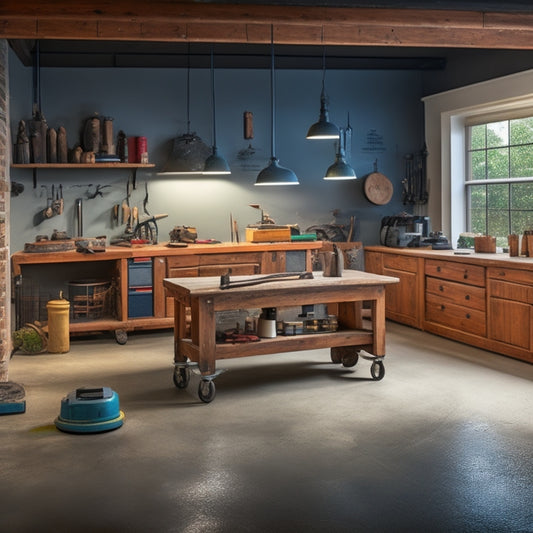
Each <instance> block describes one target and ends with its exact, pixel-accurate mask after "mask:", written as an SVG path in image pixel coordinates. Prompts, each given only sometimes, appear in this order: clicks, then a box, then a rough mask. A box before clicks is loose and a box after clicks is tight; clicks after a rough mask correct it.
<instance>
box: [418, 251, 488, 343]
mask: <svg viewBox="0 0 533 533" xmlns="http://www.w3.org/2000/svg"><path fill="white" fill-rule="evenodd" d="M424 273H425V287H426V290H425V296H426V298H425V303H426V313H425V320H424V324H425V329H427V330H428V331H432V330H433V328H434V325H437V327H438V326H444V327H445V328H450V329H451V330H453V331H457V332H461V333H466V334H472V335H481V336H484V335H485V334H486V331H487V321H486V313H485V308H486V306H485V300H486V291H485V268H484V267H481V266H474V265H463V264H456V263H451V262H449V261H445V260H442V261H441V260H433V259H426V261H425V268H424ZM436 332H437V333H438V332H439V330H437V331H436ZM451 334H452V335H453V333H452V332H451Z"/></svg>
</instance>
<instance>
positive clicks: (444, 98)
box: [422, 70, 533, 247]
mask: <svg viewBox="0 0 533 533" xmlns="http://www.w3.org/2000/svg"><path fill="white" fill-rule="evenodd" d="M532 87H533V70H528V71H524V72H519V73H517V74H513V75H511V76H504V77H502V78H496V79H494V80H489V81H486V82H482V83H477V84H474V85H468V86H466V87H461V88H460V89H454V90H452V91H446V92H444V93H439V94H436V95H432V96H428V97H425V98H423V99H422V100H423V102H424V108H425V129H426V144H427V147H428V153H429V155H428V161H427V169H428V178H429V190H430V198H429V203H428V212H427V214H428V215H429V216H430V217H431V223H432V227H433V230H440V231H443V233H444V234H445V235H446V236H447V237H448V238H449V239H450V242H451V244H452V245H453V246H454V247H455V245H456V243H457V239H458V237H459V234H460V233H461V232H463V231H465V228H466V222H467V221H466V191H465V176H466V139H465V135H466V131H465V125H466V123H467V122H469V121H471V120H473V119H474V117H475V118H482V117H483V116H489V117H490V116H493V114H494V116H500V115H503V114H505V113H507V114H509V115H512V114H514V113H516V112H517V111H518V110H519V111H518V112H522V110H524V109H527V108H532V109H533V92H531V88H532Z"/></svg>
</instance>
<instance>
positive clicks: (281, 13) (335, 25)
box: [0, 0, 533, 50]
mask: <svg viewBox="0 0 533 533" xmlns="http://www.w3.org/2000/svg"><path fill="white" fill-rule="evenodd" d="M271 27H272V28H273V34H274V42H275V43H278V44H303V45H343V46H400V47H404V46H415V47H420V46H424V47H450V48H489V49H490V48H500V49H516V50H518V49H524V50H527V49H533V14H531V13H514V12H513V13H495V12H483V11H458V10H437V9H399V8H398V9H390V8H350V7H339V8H337V7H318V6H315V7H303V6H285V5H282V6H279V5H276V6H273V5H258V4H253V5H246V4H219V3H197V2H169V1H164V0H163V1H161V0H155V1H150V2H148V1H146V0H142V1H141V0H114V1H113V2H109V1H97V0H78V1H76V2H72V1H71V0H56V1H54V2H42V0H27V1H24V2H21V1H20V0H2V2H1V4H0V38H6V39H76V40H128V41H160V42H221V43H253V44H262V43H268V42H270V32H271Z"/></svg>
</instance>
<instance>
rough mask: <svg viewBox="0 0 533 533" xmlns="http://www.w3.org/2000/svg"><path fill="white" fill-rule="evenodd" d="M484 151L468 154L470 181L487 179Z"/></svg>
mask: <svg viewBox="0 0 533 533" xmlns="http://www.w3.org/2000/svg"><path fill="white" fill-rule="evenodd" d="M485 153H486V152H485V151H484V150H483V151H481V152H470V154H469V156H470V179H471V180H484V179H487V176H486V170H487V166H486V164H485Z"/></svg>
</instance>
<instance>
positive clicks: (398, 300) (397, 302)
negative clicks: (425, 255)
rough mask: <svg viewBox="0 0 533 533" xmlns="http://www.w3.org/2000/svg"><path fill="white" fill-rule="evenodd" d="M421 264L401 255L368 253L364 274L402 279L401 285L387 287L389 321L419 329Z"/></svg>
mask: <svg viewBox="0 0 533 533" xmlns="http://www.w3.org/2000/svg"><path fill="white" fill-rule="evenodd" d="M419 264H420V260H419V259H418V258H417V257H407V256H403V255H399V254H394V253H390V254H379V253H375V252H365V270H366V271H367V272H372V273H373V274H382V275H384V276H392V277H395V278H399V280H400V283H397V284H395V285H387V286H386V289H385V291H386V298H385V309H386V313H387V318H389V319H391V320H395V321H397V322H401V323H402V324H407V325H408V326H413V327H420V319H421V316H422V315H421V306H420V297H421V291H420V276H419V272H420V265H419Z"/></svg>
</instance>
